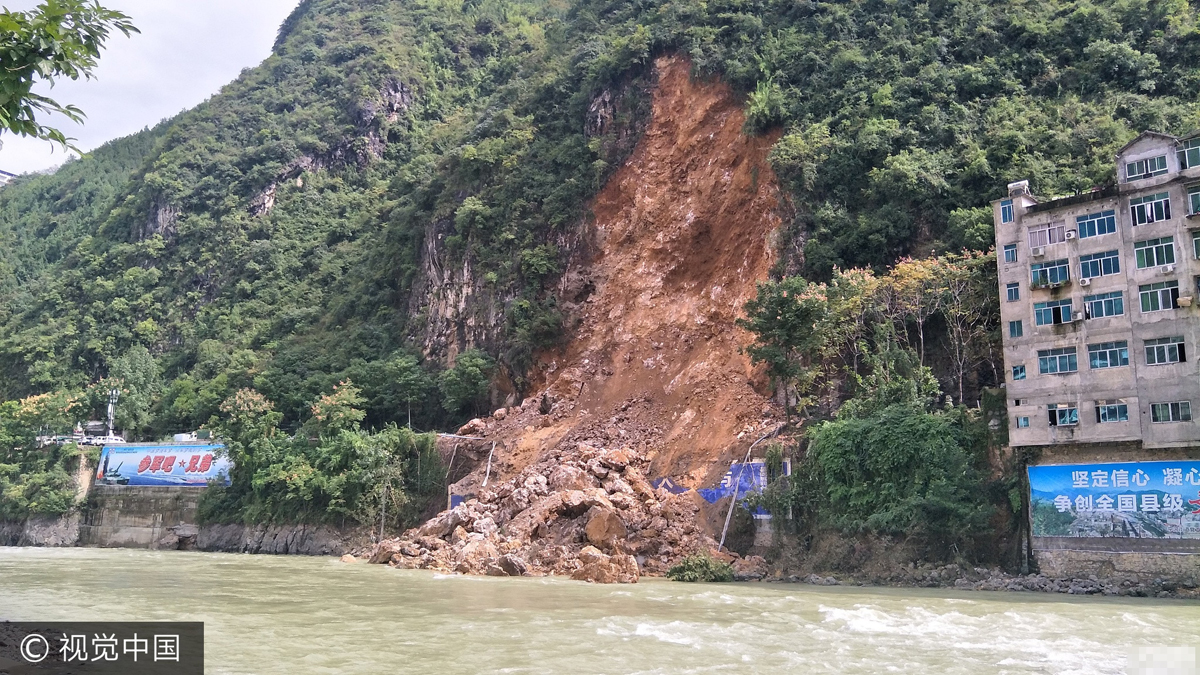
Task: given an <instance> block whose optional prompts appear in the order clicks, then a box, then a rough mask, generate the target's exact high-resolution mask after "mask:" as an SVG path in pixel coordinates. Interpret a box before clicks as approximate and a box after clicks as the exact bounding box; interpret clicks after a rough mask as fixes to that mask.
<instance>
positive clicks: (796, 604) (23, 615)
mask: <svg viewBox="0 0 1200 675" xmlns="http://www.w3.org/2000/svg"><path fill="white" fill-rule="evenodd" d="M0 619H8V620H65V619H76V620H99V619H114V620H116V619H121V620H146V621H165V620H181V621H182V620H188V621H204V622H205V632H206V633H205V634H206V643H207V649H206V651H207V668H206V671H207V672H208V673H256V674H257V673H261V674H272V673H280V674H283V673H287V674H289V675H291V674H296V673H372V674H376V673H802V674H803V675H817V674H823V673H863V674H868V673H869V674H875V673H913V674H917V673H919V674H921V675H929V674H941V673H947V674H951V673H962V674H964V675H966V674H970V675H976V674H981V673H1038V674H1045V675H1050V674H1053V675H1075V674H1078V675H1084V674H1087V675H1094V674H1109V673H1112V674H1117V673H1130V674H1131V675H1136V673H1139V672H1151V671H1146V670H1139V666H1138V664H1139V663H1141V661H1139V660H1138V659H1142V661H1145V659H1146V658H1151V659H1152V657H1154V656H1155V655H1156V654H1159V653H1162V654H1180V653H1182V654H1184V655H1185V656H1186V655H1194V653H1195V651H1194V648H1195V647H1196V646H1197V645H1200V603H1196V602H1186V601H1166V600H1149V599H1107V598H1077V597H1070V598H1068V597H1065V596H1057V595H1042V594H1030V593H970V592H954V591H926V590H910V589H864V588H842V587H834V588H830V587H815V586H803V585H791V584H720V585H695V584H676V583H672V582H667V581H661V580H644V581H643V583H639V584H636V585H632V586H597V585H588V584H582V583H577V582H572V581H567V580H560V579H496V578H487V577H458V576H447V575H437V574H432V573H429V572H424V571H418V570H413V571H409V570H394V569H389V568H386V567H382V566H376V565H364V564H356V565H345V564H343V563H341V562H338V561H337V560H334V559H328V558H300V557H282V556H281V557H274V556H248V555H225V554H210V553H185V552H151V551H127V550H116V549H29V548H0ZM1172 650H1174V651H1172ZM1130 653H1133V654H1135V658H1134V659H1133V661H1132V662H1130V661H1129V659H1128V656H1129V655H1130ZM1189 658H1190V657H1189ZM1153 672H1160V671H1153ZM1161 672H1162V673H1164V674H1165V673H1173V671H1171V670H1163V671H1161ZM1178 672H1182V673H1187V672H1188V670H1187V669H1186V668H1185V669H1182V670H1179V671H1178Z"/></svg>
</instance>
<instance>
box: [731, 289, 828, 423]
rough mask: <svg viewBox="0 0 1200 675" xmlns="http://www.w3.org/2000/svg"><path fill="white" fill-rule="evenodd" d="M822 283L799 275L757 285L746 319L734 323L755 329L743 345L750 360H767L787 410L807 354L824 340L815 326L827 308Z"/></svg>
mask: <svg viewBox="0 0 1200 675" xmlns="http://www.w3.org/2000/svg"><path fill="white" fill-rule="evenodd" d="M825 291H826V288H825V286H824V285H823V284H810V283H809V282H807V281H805V280H804V279H803V278H801V277H788V278H786V279H784V280H783V281H780V282H771V281H769V282H766V283H762V284H759V285H758V294H757V296H755V298H754V299H752V300H750V301H749V302H747V303H746V307H745V310H746V318H745V319H738V325H739V326H741V327H742V328H745V329H746V330H748V331H750V332H752V333H754V337H755V342H754V344H752V345H750V346H749V347H747V348H746V353H747V354H749V355H750V360H751V361H753V362H754V363H765V364H767V370H768V372H769V373H770V374H771V377H772V378H774V380H775V382H776V384H778V385H782V387H783V399H784V400H783V404H784V410H785V413H786V414H788V415H789V419H790V411H791V394H790V389H791V388H792V387H795V388H797V389H798V390H800V389H803V386H804V384H805V383H806V382H807V381H808V380H809V379H811V376H812V372H811V370H810V367H809V366H810V362H811V356H812V355H813V354H815V353H816V352H817V351H818V350H819V349H820V347H821V346H822V345H823V344H824V343H825V334H824V332H823V331H821V330H820V329H819V328H818V326H819V324H821V323H822V321H823V320H824V319H825V317H826V315H827V313H828V306H827V302H828V300H827V298H826V296H825Z"/></svg>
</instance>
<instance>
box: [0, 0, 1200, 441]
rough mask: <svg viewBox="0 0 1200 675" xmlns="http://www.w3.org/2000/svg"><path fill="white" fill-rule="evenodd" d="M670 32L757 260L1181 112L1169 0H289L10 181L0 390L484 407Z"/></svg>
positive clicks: (212, 403) (1061, 168)
mask: <svg viewBox="0 0 1200 675" xmlns="http://www.w3.org/2000/svg"><path fill="white" fill-rule="evenodd" d="M663 53H680V54H685V55H687V56H689V57H690V58H691V60H692V63H693V66H694V69H695V72H696V74H697V76H713V75H715V76H719V77H722V78H724V79H725V80H726V81H728V82H729V83H730V84H732V85H733V86H734V88H735V89H736V90H737V91H739V92H742V93H744V95H745V96H746V106H747V112H748V123H747V132H748V133H762V132H764V131H766V130H769V129H775V128H781V129H782V130H783V135H782V137H781V138H780V140H779V141H778V143H777V144H776V146H775V149H774V151H773V153H772V160H773V163H774V166H775V169H776V172H777V174H778V175H779V177H780V179H781V180H782V181H783V183H784V185H785V187H786V189H787V191H788V192H789V193H790V197H791V200H792V203H793V206H794V212H795V219H794V222H793V223H792V224H791V225H790V226H789V227H788V229H787V231H786V232H785V233H784V236H783V237H781V250H782V252H783V254H784V255H783V257H782V260H783V265H782V270H781V271H788V272H801V273H803V274H805V275H806V276H808V277H809V278H814V279H824V278H827V277H828V276H829V274H830V273H831V271H832V269H833V268H834V267H835V266H841V267H847V266H870V267H876V268H882V267H885V266H886V265H888V264H890V263H892V262H894V261H895V260H896V259H898V258H899V257H902V256H905V255H909V254H924V253H928V252H931V251H942V250H957V249H960V248H962V247H972V248H987V247H988V246H990V242H991V236H992V235H991V229H990V228H991V225H990V223H991V217H990V210H989V209H988V208H987V207H986V204H987V202H988V201H989V200H991V199H994V198H996V197H997V196H998V195H1000V194H1001V193H1002V190H1003V186H1004V185H1005V183H1006V182H1008V181H1011V180H1017V179H1024V178H1029V179H1031V180H1032V181H1033V185H1034V187H1035V189H1037V190H1039V191H1040V192H1043V193H1049V194H1062V193H1069V192H1072V191H1075V190H1080V189H1087V188H1089V187H1092V186H1095V185H1100V184H1103V183H1105V182H1108V181H1111V180H1112V179H1113V177H1112V175H1111V171H1112V169H1111V157H1112V155H1113V154H1114V152H1115V149H1116V148H1118V147H1119V146H1120V145H1122V144H1123V143H1124V142H1126V141H1127V140H1128V139H1130V138H1131V137H1132V136H1133V135H1135V134H1136V133H1137V132H1139V131H1141V130H1143V129H1149V128H1153V129H1160V130H1163V131H1170V132H1183V131H1186V130H1189V129H1191V128H1193V127H1196V126H1200V105H1198V104H1197V102H1196V91H1197V90H1198V88H1200V67H1198V66H1200V32H1198V24H1197V8H1196V6H1195V4H1194V3H1192V4H1189V3H1188V2H1186V0H1161V1H1160V0H1116V1H1105V2H1088V1H1086V0H1083V1H1081V2H1066V1H1063V0H1046V1H1044V2H1011V1H1007V2H999V1H997V0H975V1H973V2H955V1H941V0H937V1H934V2H921V3H914V2H896V1H888V0H870V1H862V2H819V1H808V0H761V1H756V0H718V1H710V2H697V1H686V0H680V1H659V2H631V1H628V0H614V1H612V2H589V1H585V0H574V1H570V2H565V1H562V0H555V1H549V0H546V1H541V0H479V1H467V2H456V1H453V0H445V1H439V0H406V1H405V2H395V1H389V0H305V1H304V2H302V3H301V4H300V6H299V7H298V8H297V9H296V10H295V12H294V13H293V14H292V16H291V17H289V18H288V19H287V21H286V22H285V23H284V24H283V26H282V27H281V28H280V31H279V37H278V40H277V42H276V45H275V48H274V50H273V54H272V56H270V57H269V58H268V59H267V60H266V61H265V62H263V63H262V64H261V65H260V66H258V67H257V68H253V69H250V70H247V71H245V72H244V73H243V74H242V76H241V77H239V78H238V79H237V80H236V81H234V82H232V83H230V84H229V85H228V86H226V87H225V88H224V89H223V90H222V91H221V92H220V93H218V94H217V95H215V96H214V97H213V98H211V99H210V100H209V101H207V102H206V103H204V104H202V105H200V106H199V107H197V108H196V109H194V110H191V111H188V112H185V113H183V114H181V115H179V116H178V117H176V118H175V119H172V120H169V121H167V122H164V123H163V124H161V125H159V126H158V127H156V128H154V129H150V130H146V131H143V132H142V133H140V134H136V135H134V136H131V137H129V138H125V139H120V140H117V141H114V142H112V143H110V144H108V145H106V146H104V147H103V148H101V149H99V150H96V151H95V152H92V153H90V154H89V155H87V156H86V157H84V158H82V159H80V160H78V161H75V162H71V163H69V164H67V165H66V166H64V167H63V168H61V169H60V170H59V171H58V172H56V173H55V174H53V175H50V176H29V177H24V178H21V179H19V180H17V181H16V182H14V183H13V184H12V185H10V186H9V187H7V188H5V189H4V190H2V191H0V244H2V246H0V397H2V398H4V399H11V398H15V397H20V396H26V395H29V394H33V393H40V392H45V391H50V390H56V389H62V388H67V389H81V388H83V387H86V386H87V385H89V384H91V383H94V382H97V381H99V380H100V379H102V378H105V377H109V376H112V375H114V374H121V375H122V377H123V378H124V379H126V380H131V379H132V380H137V381H140V382H142V383H143V386H144V388H145V390H146V392H147V395H146V396H145V397H144V400H143V403H142V408H143V410H142V411H141V413H140V414H138V415H133V416H131V417H130V418H128V419H127V420H126V426H129V427H131V428H132V429H133V430H135V431H139V432H141V433H143V434H154V433H162V432H167V431H172V430H181V429H186V428H193V427H195V426H196V425H199V424H201V423H203V422H205V421H206V420H208V419H209V418H210V416H212V415H213V414H215V413H216V412H217V407H218V405H219V404H220V402H221V401H222V400H224V399H225V398H226V397H227V396H228V395H229V394H230V393H232V392H233V391H235V390H236V389H238V388H241V387H246V386H253V387H255V388H256V389H258V390H259V391H260V392H262V393H263V394H264V395H266V397H267V398H268V399H270V400H272V401H274V402H275V403H276V405H277V406H278V408H279V410H280V411H281V412H283V413H284V415H285V420H287V422H285V423H289V422H290V423H292V424H294V423H296V422H297V421H299V420H300V419H302V418H304V417H306V416H307V414H308V413H307V411H308V407H309V405H310V404H311V402H312V401H313V400H314V399H316V397H317V396H318V395H319V394H320V393H323V392H328V391H329V390H330V388H331V387H332V385H333V384H335V383H337V382H338V381H341V380H344V379H352V380H353V381H354V382H355V384H357V385H358V386H359V387H361V388H362V390H363V393H364V396H365V397H366V399H367V405H366V407H367V413H368V417H367V421H368V423H370V424H375V425H381V424H383V423H386V422H388V421H404V419H405V417H406V415H407V413H408V409H409V408H410V407H411V413H412V415H413V419H414V423H415V425H416V426H419V427H424V428H429V427H431V426H434V425H444V424H448V423H451V422H453V421H455V420H459V419H461V418H462V416H463V415H466V414H470V413H471V412H472V411H473V409H475V410H478V409H482V406H484V405H486V401H485V400H484V397H483V396H482V395H481V394H482V391H481V386H480V384H481V383H486V379H487V373H488V371H489V368H490V367H491V364H492V363H495V364H496V365H497V367H498V371H497V372H498V375H497V377H498V378H499V381H501V382H508V383H511V384H512V385H514V386H515V387H517V388H519V387H520V386H522V384H523V377H524V376H525V375H526V373H527V369H528V367H529V365H530V363H531V356H532V354H533V353H534V352H535V351H536V350H538V349H540V348H544V347H547V346H550V345H553V344H555V343H556V342H557V341H560V340H562V339H564V336H566V335H567V334H569V330H568V328H566V327H565V326H569V322H567V318H566V317H564V314H565V312H564V311H563V310H562V309H561V307H562V305H563V303H562V302H560V299H559V298H557V297H556V294H555V288H556V287H557V286H556V281H557V279H558V277H559V274H560V272H561V268H562V265H563V261H564V260H565V257H566V255H567V253H568V252H569V249H570V247H571V246H572V245H573V244H572V243H571V242H573V241H574V238H573V237H572V234H573V233H574V232H575V231H576V230H577V229H578V228H579V227H580V226H581V225H582V224H583V223H585V222H586V219H587V217H588V200H589V198H590V197H591V196H592V195H593V194H595V193H596V192H597V190H598V189H599V188H600V186H601V185H603V183H604V181H605V179H606V178H607V177H608V176H609V175H610V174H611V173H612V172H613V171H614V170H615V169H616V168H617V167H618V166H619V165H620V164H621V162H622V161H623V160H624V158H625V157H626V156H627V154H628V153H629V151H630V150H631V148H632V146H633V144H634V142H636V140H637V135H638V130H639V129H640V128H641V126H642V124H643V122H644V121H645V118H646V116H647V115H648V105H647V101H648V91H649V88H650V87H651V86H652V82H651V80H652V77H653V75H652V69H651V67H650V63H651V60H652V58H653V57H654V56H656V55H658V54H663ZM476 349H477V350H479V352H478V353H477V352H475V351H473V350H476ZM464 352H465V353H467V354H469V355H470V356H469V357H467V358H460V359H457V361H458V362H459V363H460V366H459V367H457V368H456V369H455V370H451V371H446V373H441V371H442V369H443V367H444V365H443V364H445V363H447V362H448V360H449V359H450V358H452V357H454V356H456V355H459V354H462V353H464ZM147 353H148V355H149V356H150V357H152V361H150V360H149V359H147V358H145V356H146V354H147ZM139 364H140V365H139ZM462 364H465V365H462ZM439 373H441V374H440V375H439ZM439 385H440V386H439ZM505 386H508V385H507V384H506V385H505ZM439 390H440V392H441V394H442V395H441V396H440V397H439V396H434V395H431V394H432V393H433V392H435V391H439ZM443 404H444V405H443Z"/></svg>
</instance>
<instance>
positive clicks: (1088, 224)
mask: <svg viewBox="0 0 1200 675" xmlns="http://www.w3.org/2000/svg"><path fill="white" fill-rule="evenodd" d="M1075 227H1076V228H1078V229H1079V238H1080V239H1087V238H1088V237H1098V236H1100V235H1102V234H1112V233H1113V232H1116V231H1117V212H1116V211H1112V210H1109V211H1101V212H1100V213H1089V214H1087V215H1086V216H1078V217H1077V218H1075Z"/></svg>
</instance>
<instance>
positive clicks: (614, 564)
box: [571, 546, 639, 584]
mask: <svg viewBox="0 0 1200 675" xmlns="http://www.w3.org/2000/svg"><path fill="white" fill-rule="evenodd" d="M579 562H580V563H582V566H581V567H579V569H577V570H575V571H574V572H572V573H571V578H572V579H575V580H576V581H588V582H591V583H597V584H633V583H637V580H638V574H639V572H638V565H637V560H636V559H635V558H634V557H633V556H631V555H613V556H609V555H604V553H601V552H600V550H599V549H597V548H596V547H594V546H585V547H584V548H583V550H582V551H580V552H579Z"/></svg>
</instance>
